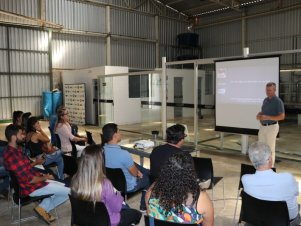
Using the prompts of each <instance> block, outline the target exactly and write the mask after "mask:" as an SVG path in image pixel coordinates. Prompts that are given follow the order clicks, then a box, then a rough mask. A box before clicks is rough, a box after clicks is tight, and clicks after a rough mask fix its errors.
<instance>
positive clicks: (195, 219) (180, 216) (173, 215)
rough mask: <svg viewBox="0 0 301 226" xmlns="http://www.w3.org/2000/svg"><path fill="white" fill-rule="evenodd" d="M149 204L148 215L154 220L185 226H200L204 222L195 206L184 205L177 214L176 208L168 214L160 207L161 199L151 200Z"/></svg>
mask: <svg viewBox="0 0 301 226" xmlns="http://www.w3.org/2000/svg"><path fill="white" fill-rule="evenodd" d="M148 202H149V204H148V215H149V216H151V217H153V218H156V219H159V220H164V221H171V222H176V223H183V224H200V223H202V221H203V216H202V214H199V213H198V212H197V210H196V209H195V207H193V206H185V205H184V204H182V206H181V210H180V211H179V212H178V213H177V211H176V209H175V208H173V209H171V210H170V211H169V212H166V211H165V210H164V209H163V208H162V207H161V206H160V205H159V199H156V198H151V199H150V200H149V201H148Z"/></svg>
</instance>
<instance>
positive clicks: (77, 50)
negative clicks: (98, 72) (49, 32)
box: [52, 34, 106, 69]
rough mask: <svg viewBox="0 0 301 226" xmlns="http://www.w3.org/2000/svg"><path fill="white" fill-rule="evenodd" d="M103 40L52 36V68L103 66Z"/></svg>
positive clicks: (72, 36) (104, 61) (73, 36)
mask: <svg viewBox="0 0 301 226" xmlns="http://www.w3.org/2000/svg"><path fill="white" fill-rule="evenodd" d="M105 63H106V48H105V41H104V39H103V38H98V37H88V36H75V35H67V34H53V42H52V64H53V65H52V66H53V68H65V69H81V68H88V67H96V66H101V65H105Z"/></svg>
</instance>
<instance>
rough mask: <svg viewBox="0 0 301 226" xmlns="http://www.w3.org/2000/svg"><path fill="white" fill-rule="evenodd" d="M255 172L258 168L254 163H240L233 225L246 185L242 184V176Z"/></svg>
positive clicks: (274, 169)
mask: <svg viewBox="0 0 301 226" xmlns="http://www.w3.org/2000/svg"><path fill="white" fill-rule="evenodd" d="M272 170H273V171H274V172H276V168H272ZM255 172H256V169H255V168H254V166H253V165H248V164H244V163H242V164H241V165H240V177H239V184H238V190H237V197H236V204H235V211H234V217H233V225H234V222H235V217H236V210H237V204H238V200H239V197H240V196H241V195H240V193H241V191H242V189H243V188H244V186H243V184H242V181H241V178H242V176H243V175H245V174H254V173H255ZM239 222H240V221H239Z"/></svg>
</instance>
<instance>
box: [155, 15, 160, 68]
mask: <svg viewBox="0 0 301 226" xmlns="http://www.w3.org/2000/svg"><path fill="white" fill-rule="evenodd" d="M155 39H156V68H159V67H160V63H159V62H160V40H159V39H160V38H159V16H155Z"/></svg>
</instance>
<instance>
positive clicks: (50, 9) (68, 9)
mask: <svg viewBox="0 0 301 226" xmlns="http://www.w3.org/2000/svg"><path fill="white" fill-rule="evenodd" d="M46 2H47V3H46V20H48V21H51V22H54V23H57V24H61V25H63V26H64V28H66V29H74V30H82V31H91V32H105V7H101V6H95V5H91V4H87V3H80V2H75V1H67V0H46Z"/></svg>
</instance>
